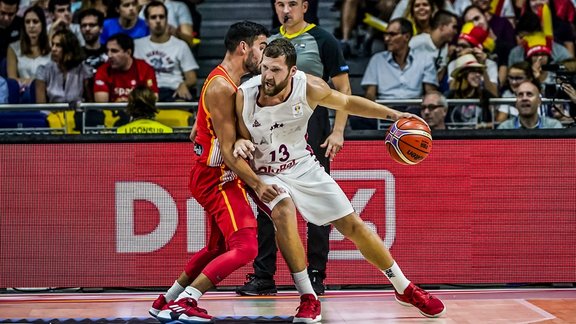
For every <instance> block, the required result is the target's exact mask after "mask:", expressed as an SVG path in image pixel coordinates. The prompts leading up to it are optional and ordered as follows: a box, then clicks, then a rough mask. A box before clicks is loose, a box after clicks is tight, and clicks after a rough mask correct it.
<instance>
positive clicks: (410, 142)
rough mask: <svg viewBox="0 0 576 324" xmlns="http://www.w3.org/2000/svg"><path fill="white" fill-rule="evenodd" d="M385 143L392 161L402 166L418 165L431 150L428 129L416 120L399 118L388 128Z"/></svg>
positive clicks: (424, 124) (426, 125)
mask: <svg viewBox="0 0 576 324" xmlns="http://www.w3.org/2000/svg"><path fill="white" fill-rule="evenodd" d="M385 143H386V150H387V151H388V154H389V155H390V157H392V160H394V161H396V162H398V163H400V164H404V165H414V164H418V163H420V162H422V161H423V160H424V159H425V158H426V157H427V156H428V154H430V151H431V150H432V135H431V131H430V127H428V124H426V123H425V122H424V121H422V120H420V119H418V118H400V119H398V120H397V121H396V122H395V123H394V124H392V125H390V128H388V132H386V139H385Z"/></svg>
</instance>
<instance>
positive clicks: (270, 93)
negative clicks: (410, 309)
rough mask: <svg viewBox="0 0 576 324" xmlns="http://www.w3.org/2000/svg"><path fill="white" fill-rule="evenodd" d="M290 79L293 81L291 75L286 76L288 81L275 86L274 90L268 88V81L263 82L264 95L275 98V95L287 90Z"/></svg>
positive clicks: (285, 80)
mask: <svg viewBox="0 0 576 324" xmlns="http://www.w3.org/2000/svg"><path fill="white" fill-rule="evenodd" d="M290 79H291V77H290V74H288V76H286V79H284V80H282V81H281V82H280V83H278V84H274V86H273V87H272V88H267V87H266V81H264V80H262V89H263V91H264V94H265V95H267V96H269V97H274V96H275V95H277V94H279V93H280V92H281V91H282V90H284V89H286V87H287V86H288V82H289V81H290Z"/></svg>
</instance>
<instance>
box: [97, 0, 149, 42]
mask: <svg viewBox="0 0 576 324" xmlns="http://www.w3.org/2000/svg"><path fill="white" fill-rule="evenodd" d="M114 3H115V4H116V11H118V14H119V17H118V18H110V19H106V20H105V21H104V27H103V28H102V34H101V35H100V43H101V44H106V42H107V41H108V39H109V38H110V37H111V36H113V35H115V34H118V33H122V34H126V35H128V36H130V37H132V39H137V38H140V37H144V36H148V35H150V32H149V30H148V26H147V25H146V22H144V20H142V19H140V18H138V2H136V0H118V1H114Z"/></svg>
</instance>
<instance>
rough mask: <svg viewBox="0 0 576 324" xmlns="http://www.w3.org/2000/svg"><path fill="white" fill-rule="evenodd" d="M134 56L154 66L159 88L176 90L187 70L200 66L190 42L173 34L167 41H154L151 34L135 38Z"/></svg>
mask: <svg viewBox="0 0 576 324" xmlns="http://www.w3.org/2000/svg"><path fill="white" fill-rule="evenodd" d="M134 57H136V58H139V59H142V60H144V61H146V63H148V64H149V65H150V66H152V68H153V69H154V71H155V72H156V81H157V82H158V88H169V89H173V90H176V89H177V88H178V85H179V84H180V83H181V82H182V81H183V80H184V73H185V72H188V71H191V70H197V69H198V68H199V67H198V63H196V59H195V58H194V55H192V51H191V50H190V47H188V44H186V42H184V41H182V40H180V39H178V38H176V37H173V36H171V37H170V39H169V40H168V41H167V42H166V43H153V42H152V41H150V36H147V37H143V38H139V39H137V40H135V41H134Z"/></svg>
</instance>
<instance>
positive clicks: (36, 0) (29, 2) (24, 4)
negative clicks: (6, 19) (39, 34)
mask: <svg viewBox="0 0 576 324" xmlns="http://www.w3.org/2000/svg"><path fill="white" fill-rule="evenodd" d="M48 2H49V0H20V9H18V13H17V15H18V16H20V17H24V12H25V11H26V10H28V8H30V7H40V8H41V9H42V11H43V12H44V18H45V21H46V26H48V25H50V24H51V23H52V15H50V11H48Z"/></svg>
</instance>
